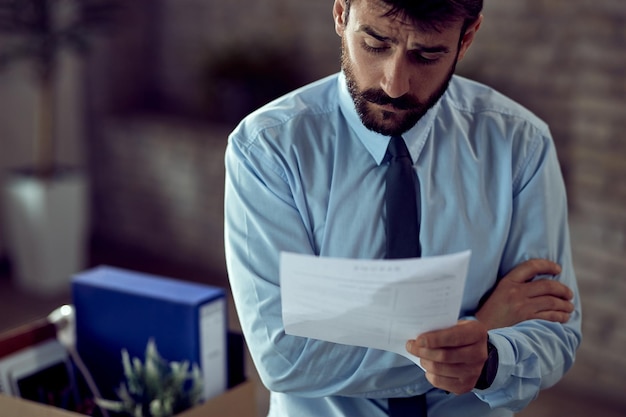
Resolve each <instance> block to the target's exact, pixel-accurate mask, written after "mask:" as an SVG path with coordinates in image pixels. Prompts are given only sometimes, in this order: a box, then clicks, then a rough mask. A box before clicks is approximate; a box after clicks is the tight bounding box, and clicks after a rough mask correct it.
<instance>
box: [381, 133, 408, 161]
mask: <svg viewBox="0 0 626 417" xmlns="http://www.w3.org/2000/svg"><path fill="white" fill-rule="evenodd" d="M387 153H388V154H389V155H390V156H391V158H393V159H399V158H406V157H409V158H410V157H411V154H410V153H409V150H408V149H407V147H406V143H405V142H404V139H402V136H392V137H391V140H390V141H389V145H388V146H387Z"/></svg>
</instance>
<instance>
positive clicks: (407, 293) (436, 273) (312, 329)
mask: <svg viewBox="0 0 626 417" xmlns="http://www.w3.org/2000/svg"><path fill="white" fill-rule="evenodd" d="M469 258H470V251H465V252H459V253H456V254H452V255H445V256H437V257H427V258H414V259H398V260H363V259H343V258H324V257H316V256H310V255H300V254H294V253H288V252H283V253H281V260H280V283H281V296H282V309H283V311H282V313H283V323H284V325H285V332H286V333H287V334H289V335H294V336H303V337H308V338H313V339H319V340H325V341H328V342H335V343H342V344H346V345H354V346H363V347H369V348H375V349H382V350H387V351H391V352H395V353H398V354H400V355H402V356H405V357H407V358H409V359H411V360H412V361H413V362H415V363H416V364H418V365H419V358H417V357H415V356H413V355H411V354H409V353H408V352H407V351H406V348H405V346H406V342H407V340H409V339H414V338H416V337H417V336H418V335H419V334H421V333H424V332H427V331H430V330H437V329H443V328H446V327H450V326H453V325H454V324H456V322H457V320H458V317H459V312H460V309H461V300H462V297H463V289H464V286H465V278H466V276H467V269H468V265H469Z"/></svg>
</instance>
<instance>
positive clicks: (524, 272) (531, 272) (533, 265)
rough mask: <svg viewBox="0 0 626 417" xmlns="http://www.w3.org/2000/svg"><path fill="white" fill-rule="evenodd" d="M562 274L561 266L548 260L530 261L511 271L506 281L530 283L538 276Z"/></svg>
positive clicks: (505, 277) (506, 276)
mask: <svg viewBox="0 0 626 417" xmlns="http://www.w3.org/2000/svg"><path fill="white" fill-rule="evenodd" d="M560 273H561V266H560V265H559V264H557V263H554V262H552V261H549V260H547V259H530V260H528V261H525V262H522V263H521V264H519V265H518V266H516V267H515V268H513V269H512V270H511V271H509V273H508V274H506V275H505V276H504V279H510V280H512V281H515V282H520V283H522V282H527V281H530V280H531V279H533V278H535V277H536V276H537V275H558V274H560Z"/></svg>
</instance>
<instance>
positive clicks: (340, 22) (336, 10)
mask: <svg viewBox="0 0 626 417" xmlns="http://www.w3.org/2000/svg"><path fill="white" fill-rule="evenodd" d="M333 19H334V21H335V32H337V35H339V36H343V33H344V31H345V29H346V3H345V1H344V0H335V4H334V5H333Z"/></svg>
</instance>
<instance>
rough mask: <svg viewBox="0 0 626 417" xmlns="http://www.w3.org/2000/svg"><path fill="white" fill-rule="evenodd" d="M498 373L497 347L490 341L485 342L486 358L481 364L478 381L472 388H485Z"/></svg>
mask: <svg viewBox="0 0 626 417" xmlns="http://www.w3.org/2000/svg"><path fill="white" fill-rule="evenodd" d="M497 373H498V349H496V347H495V346H494V345H492V344H491V342H487V360H486V361H485V364H484V365H483V370H482V372H481V373H480V377H479V378H478V381H476V385H475V386H474V388H476V389H487V388H489V387H490V386H491V384H493V380H494V379H496V374H497Z"/></svg>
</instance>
